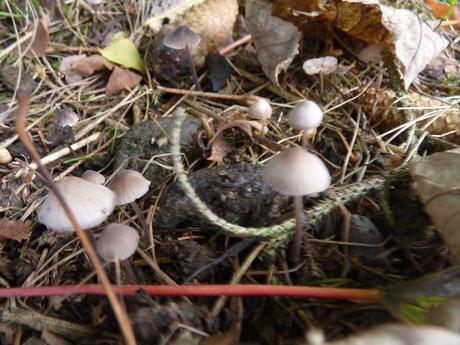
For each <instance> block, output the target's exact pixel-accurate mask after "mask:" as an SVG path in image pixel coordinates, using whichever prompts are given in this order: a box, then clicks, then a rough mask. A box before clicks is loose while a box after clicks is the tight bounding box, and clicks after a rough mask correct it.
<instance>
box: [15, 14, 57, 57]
mask: <svg viewBox="0 0 460 345" xmlns="http://www.w3.org/2000/svg"><path fill="white" fill-rule="evenodd" d="M49 23H50V19H49V17H48V15H46V14H44V15H43V17H42V18H41V19H39V20H37V21H35V22H33V23H30V24H29V26H28V28H27V30H26V31H27V32H32V33H33V36H32V37H31V38H30V39H28V40H26V41H25V42H24V43H23V44H22V45H21V49H24V50H25V53H24V55H25V56H27V57H29V58H33V57H35V56H37V57H41V56H43V55H45V51H46V48H47V47H48V41H49V32H48V26H49Z"/></svg>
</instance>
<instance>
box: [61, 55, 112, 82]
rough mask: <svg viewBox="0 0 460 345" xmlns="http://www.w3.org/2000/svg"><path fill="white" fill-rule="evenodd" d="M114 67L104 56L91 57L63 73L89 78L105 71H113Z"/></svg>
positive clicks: (81, 60)
mask: <svg viewBox="0 0 460 345" xmlns="http://www.w3.org/2000/svg"><path fill="white" fill-rule="evenodd" d="M113 67H114V65H113V64H112V63H111V62H110V61H108V60H107V59H106V58H104V57H103V56H102V55H91V56H88V57H84V58H82V59H79V60H77V61H76V62H74V63H72V64H70V66H69V67H68V68H67V69H66V70H65V71H63V73H73V74H79V75H81V76H82V77H89V76H91V75H93V74H94V73H96V72H97V71H100V70H103V69H109V70H111V69H112V68H113Z"/></svg>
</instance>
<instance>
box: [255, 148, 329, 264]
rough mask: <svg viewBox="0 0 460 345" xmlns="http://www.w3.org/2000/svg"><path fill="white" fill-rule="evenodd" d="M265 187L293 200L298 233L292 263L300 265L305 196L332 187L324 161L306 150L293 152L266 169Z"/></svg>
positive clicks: (292, 149)
mask: <svg viewBox="0 0 460 345" xmlns="http://www.w3.org/2000/svg"><path fill="white" fill-rule="evenodd" d="M262 176H263V179H264V181H265V183H267V184H268V185H270V186H271V187H272V188H273V189H274V190H275V191H277V192H278V193H281V194H283V195H290V196H294V212H295V218H296V229H295V233H294V242H293V243H294V244H293V250H292V252H291V260H292V261H293V262H297V261H298V259H299V255H300V248H301V244H302V236H303V225H304V222H305V220H304V216H303V200H302V196H303V195H310V194H315V193H319V192H323V191H325V190H326V189H328V188H329V186H330V184H331V176H330V174H329V171H328V170H327V167H326V165H325V164H324V163H323V161H322V160H321V159H320V158H319V157H318V156H316V155H314V154H313V153H310V152H308V151H306V150H305V149H303V148H300V147H295V148H290V149H288V150H286V151H284V152H282V153H280V154H278V155H277V156H275V157H274V158H272V159H271V160H270V161H269V162H268V163H267V164H266V165H265V167H264V170H263V173H262Z"/></svg>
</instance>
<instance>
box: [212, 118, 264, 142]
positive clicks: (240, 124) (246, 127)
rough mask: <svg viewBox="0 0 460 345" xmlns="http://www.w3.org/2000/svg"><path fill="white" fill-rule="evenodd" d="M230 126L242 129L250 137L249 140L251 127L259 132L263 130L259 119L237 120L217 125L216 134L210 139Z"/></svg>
mask: <svg viewBox="0 0 460 345" xmlns="http://www.w3.org/2000/svg"><path fill="white" fill-rule="evenodd" d="M230 128H237V129H239V130H241V131H243V132H244V133H246V134H247V135H248V136H249V138H251V140H252V139H253V138H252V130H253V129H255V130H257V131H260V132H263V131H264V126H263V125H262V124H261V123H260V122H259V121H246V120H237V121H234V122H232V123H229V124H226V125H224V126H222V127H219V129H218V130H217V133H216V135H215V136H214V139H212V140H211V141H214V140H215V138H217V137H218V136H219V135H220V134H221V133H222V132H223V131H225V130H227V129H230Z"/></svg>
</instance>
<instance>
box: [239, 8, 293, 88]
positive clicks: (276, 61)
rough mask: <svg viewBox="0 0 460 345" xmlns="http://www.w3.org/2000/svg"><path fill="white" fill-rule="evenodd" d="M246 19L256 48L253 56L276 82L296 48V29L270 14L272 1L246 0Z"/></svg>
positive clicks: (276, 82)
mask: <svg viewBox="0 0 460 345" xmlns="http://www.w3.org/2000/svg"><path fill="white" fill-rule="evenodd" d="M246 21H247V25H248V29H249V32H250V33H251V35H252V37H253V40H254V45H255V47H256V51H257V60H258V61H259V63H260V64H261V66H262V69H263V71H264V72H265V74H266V75H267V77H268V78H269V79H270V80H271V81H272V82H273V83H275V84H278V75H279V74H280V73H281V72H282V71H285V70H287V68H288V67H289V65H290V64H291V62H292V60H293V59H294V57H295V56H296V55H297V53H298V50H299V41H300V38H301V34H300V31H299V30H298V29H297V27H296V26H295V25H293V24H292V23H289V22H286V21H284V20H282V19H280V18H278V17H274V16H272V3H271V2H266V1H263V0H248V1H247V2H246Z"/></svg>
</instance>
